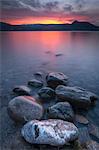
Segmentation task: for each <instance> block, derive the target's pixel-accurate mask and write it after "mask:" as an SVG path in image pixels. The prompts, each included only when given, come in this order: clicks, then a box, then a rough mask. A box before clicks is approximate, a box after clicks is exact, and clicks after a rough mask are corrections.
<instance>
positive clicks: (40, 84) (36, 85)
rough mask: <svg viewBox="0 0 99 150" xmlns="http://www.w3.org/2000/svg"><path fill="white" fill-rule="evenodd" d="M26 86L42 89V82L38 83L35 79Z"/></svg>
mask: <svg viewBox="0 0 99 150" xmlns="http://www.w3.org/2000/svg"><path fill="white" fill-rule="evenodd" d="M28 85H31V86H33V87H37V88H38V87H42V86H43V82H42V81H39V80H37V79H32V80H30V81H29V82H28Z"/></svg>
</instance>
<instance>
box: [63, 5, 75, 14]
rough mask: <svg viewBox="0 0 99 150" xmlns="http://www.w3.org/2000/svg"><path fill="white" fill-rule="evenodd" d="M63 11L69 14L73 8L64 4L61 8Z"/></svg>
mask: <svg viewBox="0 0 99 150" xmlns="http://www.w3.org/2000/svg"><path fill="white" fill-rule="evenodd" d="M63 10H64V11H66V12H71V11H72V10H73V6H72V5H70V4H65V6H64V7H63Z"/></svg>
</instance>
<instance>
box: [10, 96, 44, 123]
mask: <svg viewBox="0 0 99 150" xmlns="http://www.w3.org/2000/svg"><path fill="white" fill-rule="evenodd" d="M8 113H9V115H10V117H11V118H12V119H13V120H15V121H21V122H27V121H30V120H33V119H41V118H42V116H43V108H42V106H41V105H40V104H38V103H37V102H36V101H35V99H34V98H33V97H30V96H18V97H15V98H14V99H12V100H11V101H10V102H9V104H8Z"/></svg>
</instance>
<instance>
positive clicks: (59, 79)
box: [46, 72, 68, 88]
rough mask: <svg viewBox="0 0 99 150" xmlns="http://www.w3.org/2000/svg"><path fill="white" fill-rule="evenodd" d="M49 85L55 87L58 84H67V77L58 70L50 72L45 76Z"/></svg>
mask: <svg viewBox="0 0 99 150" xmlns="http://www.w3.org/2000/svg"><path fill="white" fill-rule="evenodd" d="M46 81H47V84H48V86H49V87H52V88H56V87H57V86H58V85H67V82H68V77H67V76H66V75H64V74H63V73H60V72H51V73H49V74H48V75H47V76H46Z"/></svg>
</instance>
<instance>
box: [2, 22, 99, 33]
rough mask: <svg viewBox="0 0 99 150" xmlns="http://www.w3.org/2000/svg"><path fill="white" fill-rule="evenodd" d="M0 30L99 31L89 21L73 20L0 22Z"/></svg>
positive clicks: (98, 28)
mask: <svg viewBox="0 0 99 150" xmlns="http://www.w3.org/2000/svg"><path fill="white" fill-rule="evenodd" d="M0 31H99V26H95V25H93V24H91V23H89V22H79V21H74V22H73V23H72V24H23V25H10V24H8V23H4V22H0Z"/></svg>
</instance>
